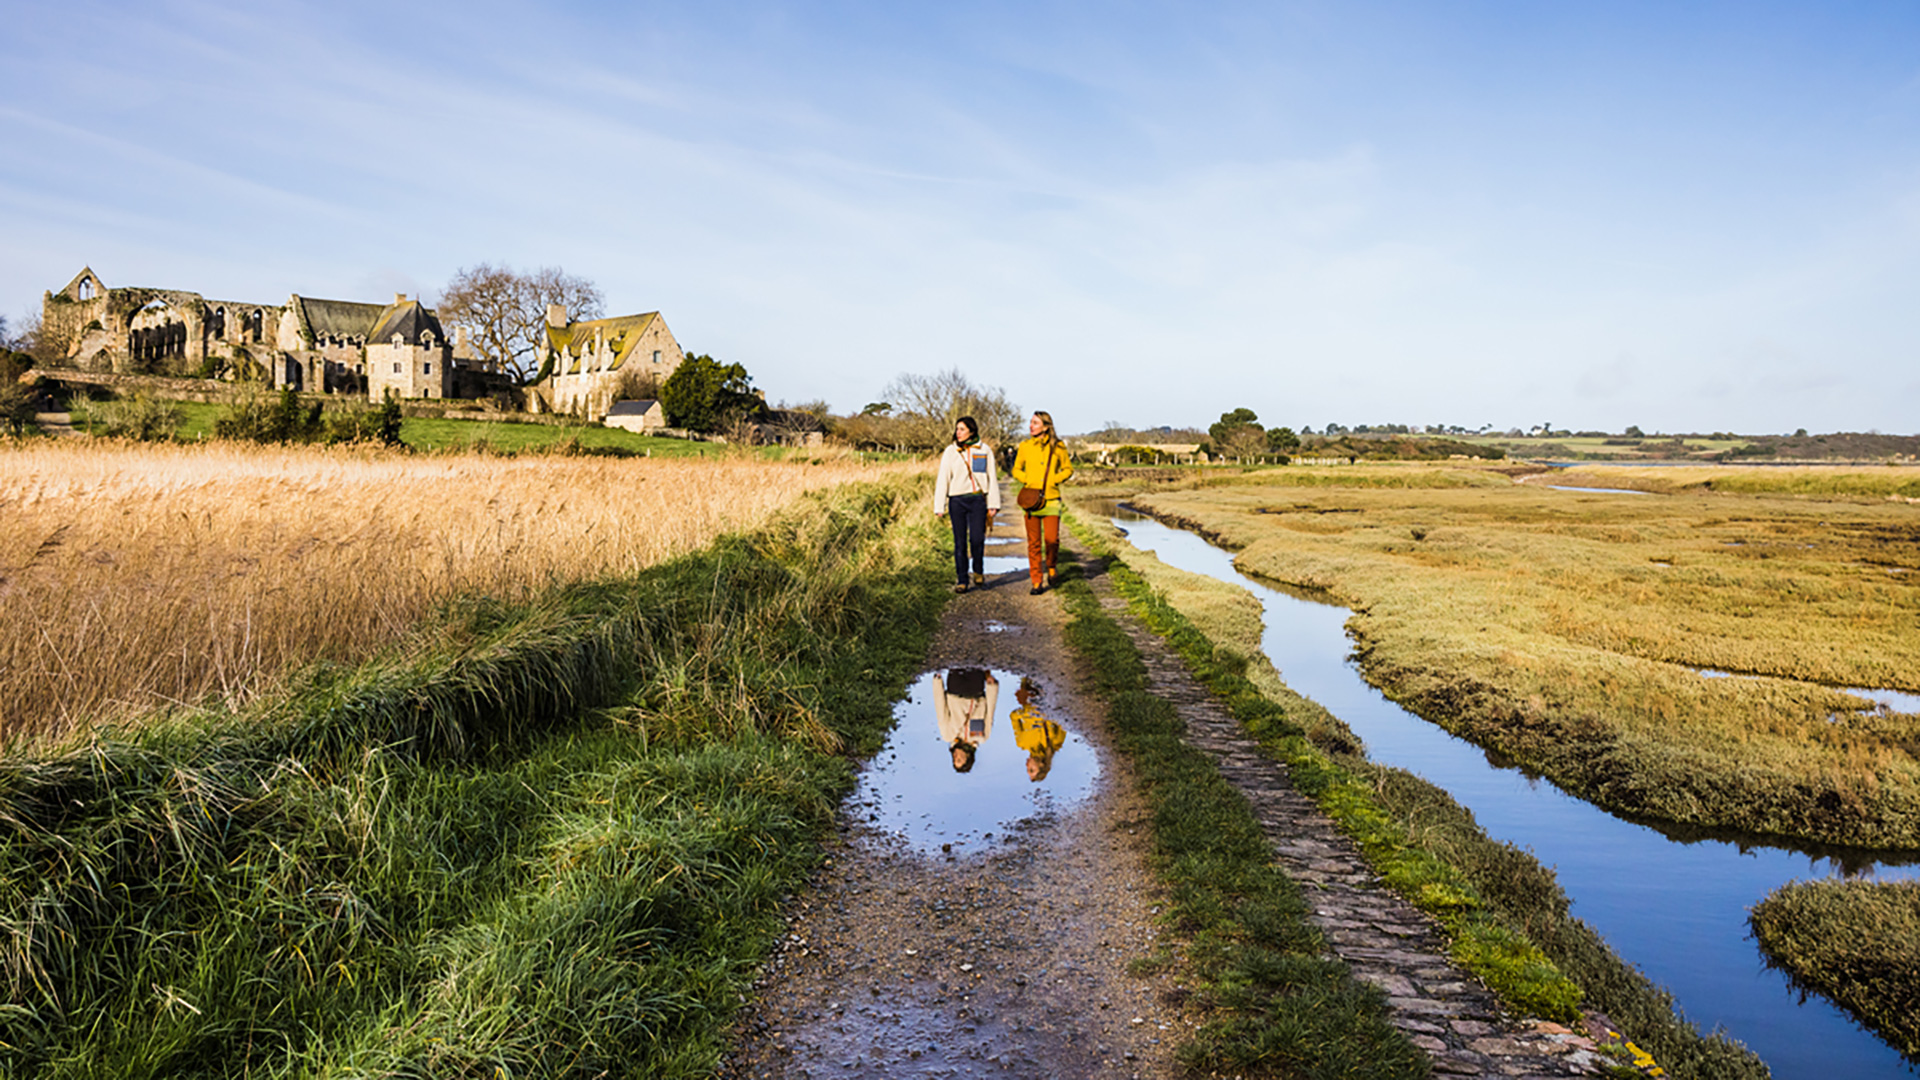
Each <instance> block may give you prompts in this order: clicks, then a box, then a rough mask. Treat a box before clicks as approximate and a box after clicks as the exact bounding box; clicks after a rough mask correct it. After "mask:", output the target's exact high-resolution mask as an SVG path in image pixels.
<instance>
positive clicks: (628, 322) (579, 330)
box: [547, 311, 660, 375]
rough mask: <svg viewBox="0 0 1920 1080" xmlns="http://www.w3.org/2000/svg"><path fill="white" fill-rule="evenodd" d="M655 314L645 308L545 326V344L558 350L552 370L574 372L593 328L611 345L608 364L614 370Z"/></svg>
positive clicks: (590, 342)
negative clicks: (601, 317) (640, 312)
mask: <svg viewBox="0 0 1920 1080" xmlns="http://www.w3.org/2000/svg"><path fill="white" fill-rule="evenodd" d="M658 318H660V313H659V312H657V311H649V312H647V313H646V314H644V315H618V316H615V317H613V318H611V319H587V320H585V321H584V322H576V323H568V324H567V325H565V326H549V327H547V347H548V348H550V349H552V350H553V351H555V352H557V353H559V354H560V359H559V360H558V361H556V362H555V363H554V366H553V371H554V374H556V375H574V374H578V373H579V371H580V365H581V358H582V357H583V356H584V355H585V354H586V353H588V352H589V351H590V350H592V348H593V341H594V335H595V333H596V332H598V333H599V334H601V335H604V336H605V338H606V340H607V342H608V343H609V344H610V345H612V346H613V364H612V365H611V368H612V370H615V371H618V370H619V369H620V365H622V364H624V363H626V362H627V357H629V356H631V355H633V350H634V349H635V348H637V347H638V346H639V344H640V338H641V337H642V336H643V335H644V334H645V333H646V332H647V328H648V327H650V326H652V325H653V323H654V320H656V319H658Z"/></svg>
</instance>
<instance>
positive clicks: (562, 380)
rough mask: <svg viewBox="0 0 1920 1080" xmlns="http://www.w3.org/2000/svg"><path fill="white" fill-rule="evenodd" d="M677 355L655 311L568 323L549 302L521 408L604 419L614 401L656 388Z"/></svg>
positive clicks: (564, 311)
mask: <svg viewBox="0 0 1920 1080" xmlns="http://www.w3.org/2000/svg"><path fill="white" fill-rule="evenodd" d="M683 355H684V354H683V353H682V352H681V351H680V343H679V342H678V341H675V340H674V337H673V331H671V330H669V329H667V322H666V320H665V319H663V318H661V317H660V313H659V312H657V311H649V312H647V313H646V314H644V315H620V316H616V317H614V318H610V319H586V320H583V321H580V322H574V321H572V320H570V319H569V318H568V317H567V309H566V308H564V307H561V306H560V305H558V304H554V305H552V306H550V307H548V308H547V326H546V336H545V340H544V343H543V347H542V349H541V356H540V375H539V377H538V378H537V379H536V380H535V382H534V385H533V387H532V391H533V392H532V393H529V394H528V396H527V407H528V408H529V409H538V410H544V411H551V412H556V413H574V414H576V415H579V416H582V417H585V418H587V419H589V420H600V419H604V418H605V417H606V416H607V415H608V414H609V413H610V412H612V411H613V406H614V403H615V402H618V401H621V400H623V399H628V398H634V397H637V396H638V394H639V393H642V392H646V391H647V390H648V388H649V387H651V388H652V389H653V390H657V389H658V387H659V385H660V384H661V383H663V382H665V381H666V379H667V376H669V375H671V374H673V372H674V369H675V368H677V367H679V366H680V361H681V359H682V358H683Z"/></svg>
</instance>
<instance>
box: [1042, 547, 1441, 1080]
mask: <svg viewBox="0 0 1920 1080" xmlns="http://www.w3.org/2000/svg"><path fill="white" fill-rule="evenodd" d="M1061 591H1062V595H1063V598H1064V602H1065V606H1066V608H1067V610H1068V612H1069V613H1070V614H1071V615H1072V616H1073V620H1072V622H1070V623H1069V624H1068V626H1067V628H1066V638H1067V641H1068V643H1069V645H1070V646H1071V647H1072V648H1073V649H1074V651H1075V652H1077V653H1078V654H1079V655H1080V657H1081V658H1082V659H1083V660H1085V661H1086V662H1087V666H1088V668H1089V669H1090V670H1091V671H1093V672H1094V676H1093V678H1094V685H1095V689H1096V691H1097V692H1098V693H1099V694H1100V695H1101V696H1102V697H1104V698H1105V699H1106V701H1107V714H1108V722H1109V725H1110V727H1111V730H1112V731H1113V735H1114V741H1115V744H1116V746H1117V747H1118V749H1119V750H1120V751H1121V752H1122V753H1125V754H1126V755H1127V756H1128V758H1129V759H1130V760H1131V761H1132V762H1133V764H1134V768H1135V769H1136V770H1137V771H1138V774H1139V777H1140V782H1141V785H1142V788H1143V790H1144V792H1145V794H1146V796H1147V799H1148V801H1149V805H1150V806H1151V808H1152V822H1153V837H1154V859H1155V862H1156V864H1157V868H1158V870H1159V872H1160V873H1161V875H1162V876H1163V877H1164V879H1165V880H1166V882H1167V890H1168V913H1167V918H1168V920H1169V922H1170V923H1171V924H1172V925H1173V926H1174V927H1175V928H1176V929H1177V930H1179V931H1180V932H1182V933H1183V934H1185V935H1187V936H1188V939H1189V942H1190V944H1189V947H1188V950H1187V952H1188V958H1189V961H1190V962H1191V964H1192V965H1193V969H1194V972H1195V975H1196V977H1197V979H1198V980H1199V982H1200V984H1201V985H1202V987H1203V988H1204V989H1203V994H1204V1004H1205V1005H1206V1006H1208V1007H1209V1008H1211V1009H1214V1010H1217V1013H1218V1018H1217V1019H1214V1020H1211V1021H1210V1022H1208V1023H1207V1024H1206V1025H1205V1026H1203V1027H1202V1028H1201V1030H1200V1032H1199V1033H1198V1035H1197V1036H1196V1037H1195V1039H1194V1041H1193V1042H1192V1043H1190V1044H1188V1045H1187V1046H1186V1047H1184V1048H1183V1049H1182V1052H1181V1057H1182V1059H1183V1061H1184V1062H1185V1063H1186V1064H1187V1065H1188V1066H1190V1067H1192V1068H1195V1069H1207V1070H1214V1071H1215V1072H1216V1073H1217V1072H1218V1071H1220V1070H1231V1071H1235V1072H1239V1071H1243V1070H1256V1071H1258V1072H1260V1073H1261V1074H1264V1075H1276V1076H1288V1077H1304V1078H1321V1077H1327V1078H1331V1077H1351V1078H1373V1077H1378V1078H1388V1077H1419V1076H1425V1075H1427V1072H1428V1068H1429V1066H1428V1062H1427V1058H1426V1055H1425V1054H1424V1053H1422V1052H1421V1051H1420V1050H1419V1049H1418V1048H1417V1047H1415V1046H1414V1045H1413V1044H1412V1043H1411V1042H1409V1041H1407V1038H1406V1036H1404V1035H1403V1034H1401V1033H1400V1032H1399V1031H1397V1030H1395V1029H1394V1028H1393V1027H1392V1025H1391V1024H1389V1023H1388V1022H1387V1018H1386V1002H1385V999H1384V997H1383V996H1382V995H1381V994H1380V992H1379V991H1378V990H1376V989H1375V988H1373V987H1371V986H1367V985H1365V984H1363V983H1360V982H1359V981H1357V980H1355V979H1354V978H1353V977H1352V975H1351V973H1350V972H1349V971H1348V969H1347V967H1346V965H1345V964H1342V963H1340V962H1339V961H1337V960H1329V959H1327V958H1325V956H1324V955H1323V951H1324V948H1325V944H1324V942H1323V940H1322V938H1321V935H1320V932H1319V931H1318V930H1317V929H1316V928H1315V927H1313V925H1312V924H1311V923H1309V922H1308V921H1307V907H1306V901H1305V900H1304V898H1303V897H1302V895H1301V893H1300V889H1299V887H1298V886H1297V885H1296V884H1294V882H1293V881H1292V880H1290V879H1289V878H1287V876H1286V875H1285V874H1283V873H1281V872H1280V871H1279V870H1278V869H1276V868H1275V867H1274V866H1273V865H1272V853H1271V852H1270V851H1269V849H1268V846H1267V843H1266V840H1265V837H1264V836H1263V835H1262V833H1261V829H1260V824H1259V822H1258V821H1256V820H1255V819H1254V817H1253V813H1252V811H1251V809H1250V808H1249V807H1248V806H1247V803H1246V800H1245V799H1244V798H1243V797H1242V796H1241V795H1240V793H1239V792H1238V791H1236V790H1235V789H1234V788H1233V787H1232V785H1230V784H1229V783H1227V782H1226V781H1225V780H1224V779H1222V778H1221V776H1220V774H1219V772H1218V771H1217V770H1216V769H1215V768H1214V766H1213V763H1212V761H1211V760H1210V759H1209V758H1207V756H1206V755H1205V754H1203V753H1202V752H1200V751H1198V750H1196V749H1194V748H1193V747H1191V746H1188V745H1187V744H1186V742H1185V741H1184V740H1183V739H1182V732H1183V730H1184V725H1183V724H1182V722H1181V720H1180V717H1179V715H1178V714H1177V713H1176V711H1175V710H1174V707H1173V706H1172V705H1170V704H1168V703H1167V702H1166V701H1163V700H1162V699H1160V698H1158V697H1155V696H1153V695H1152V694H1151V693H1150V692H1149V691H1148V688H1147V681H1146V669H1145V667H1144V665H1143V664H1142V663H1141V661H1140V656H1139V652H1138V651H1137V650H1136V649H1135V647H1134V645H1133V642H1132V641H1131V640H1129V639H1128V638H1127V636H1126V634H1125V633H1123V632H1122V631H1121V630H1120V628H1119V627H1118V626H1116V625H1115V624H1114V623H1113V621H1112V620H1111V619H1109V618H1107V617H1106V616H1105V615H1104V614H1103V613H1102V612H1101V610H1100V606H1099V604H1098V603H1097V602H1096V601H1095V600H1094V598H1093V594H1092V591H1091V590H1090V589H1089V588H1088V586H1087V584H1086V583H1085V582H1084V581H1081V580H1079V579H1077V578H1076V577H1069V578H1068V580H1067V582H1066V584H1065V585H1064V587H1063V588H1062V590H1061Z"/></svg>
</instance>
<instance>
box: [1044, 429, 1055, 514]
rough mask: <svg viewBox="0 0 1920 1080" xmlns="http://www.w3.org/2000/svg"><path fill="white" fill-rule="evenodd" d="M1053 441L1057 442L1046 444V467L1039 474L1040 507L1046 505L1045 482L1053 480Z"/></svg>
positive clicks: (1050, 441) (1051, 441)
mask: <svg viewBox="0 0 1920 1080" xmlns="http://www.w3.org/2000/svg"><path fill="white" fill-rule="evenodd" d="M1055 441H1057V440H1049V441H1048V442H1047V467H1046V469H1044V470H1043V471H1042V472H1041V473H1040V505H1041V506H1045V505H1047V481H1049V480H1051V479H1053V449H1054V442H1055Z"/></svg>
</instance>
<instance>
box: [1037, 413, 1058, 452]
mask: <svg viewBox="0 0 1920 1080" xmlns="http://www.w3.org/2000/svg"><path fill="white" fill-rule="evenodd" d="M1033 415H1034V416H1035V417H1038V418H1039V420H1040V422H1041V423H1043V424H1045V425H1047V434H1046V443H1047V445H1048V446H1055V445H1058V444H1059V442H1060V436H1059V434H1058V433H1056V432H1055V431H1054V430H1053V414H1052V413H1050V412H1047V411H1046V410H1044V409H1035V410H1033Z"/></svg>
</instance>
